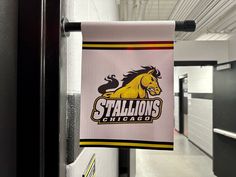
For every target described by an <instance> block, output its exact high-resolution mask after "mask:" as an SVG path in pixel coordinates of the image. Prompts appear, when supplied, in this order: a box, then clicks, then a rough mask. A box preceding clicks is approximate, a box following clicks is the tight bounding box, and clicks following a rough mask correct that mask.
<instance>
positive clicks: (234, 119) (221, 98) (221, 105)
mask: <svg viewBox="0 0 236 177" xmlns="http://www.w3.org/2000/svg"><path fill="white" fill-rule="evenodd" d="M231 65H232V68H231V69H227V70H221V71H217V70H216V68H215V69H214V87H213V89H214V91H213V93H214V98H213V127H214V128H219V129H222V130H226V131H231V132H236V112H235V109H236V61H235V62H231ZM213 136H214V137H213V156H214V159H213V166H214V173H215V174H216V175H217V176H218V177H226V176H227V177H234V176H235V164H236V158H235V157H236V140H235V139H231V138H228V137H225V136H223V135H219V134H216V133H214V135H213Z"/></svg>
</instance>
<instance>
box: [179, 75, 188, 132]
mask: <svg viewBox="0 0 236 177" xmlns="http://www.w3.org/2000/svg"><path fill="white" fill-rule="evenodd" d="M187 77H188V75H187V74H183V75H181V76H179V133H181V134H183V133H184V116H183V112H184V111H183V109H184V108H183V96H184V95H183V94H184V93H183V80H184V79H185V78H187Z"/></svg>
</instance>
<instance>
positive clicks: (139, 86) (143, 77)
mask: <svg viewBox="0 0 236 177" xmlns="http://www.w3.org/2000/svg"><path fill="white" fill-rule="evenodd" d="M160 75H161V74H160V71H159V70H157V69H156V68H154V67H152V66H143V67H142V69H140V70H133V71H129V72H128V74H127V75H124V78H123V79H122V81H123V84H122V86H121V87H119V88H117V87H118V85H119V82H118V81H117V79H115V76H114V75H112V76H108V77H107V78H106V79H105V80H106V81H108V83H106V84H104V85H102V86H100V87H99V88H98V91H99V92H100V93H101V94H102V96H104V97H106V98H128V99H129V98H130V99H131V98H148V97H149V95H151V96H156V95H160V93H161V91H162V90H161V88H160V86H159V83H158V79H160ZM112 88H117V89H116V90H114V91H109V92H107V91H106V90H108V89H112Z"/></svg>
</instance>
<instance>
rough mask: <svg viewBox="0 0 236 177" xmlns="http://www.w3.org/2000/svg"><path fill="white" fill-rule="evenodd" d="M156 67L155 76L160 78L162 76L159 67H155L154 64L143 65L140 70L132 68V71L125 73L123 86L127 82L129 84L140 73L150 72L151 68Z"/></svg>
mask: <svg viewBox="0 0 236 177" xmlns="http://www.w3.org/2000/svg"><path fill="white" fill-rule="evenodd" d="M152 69H154V72H153V74H152V75H153V76H154V77H155V78H158V77H160V75H161V73H160V71H159V70H158V69H156V68H155V67H153V66H142V69H140V70H132V71H129V72H128V74H126V75H123V76H124V78H123V79H122V81H123V83H122V87H123V86H125V85H126V84H128V83H129V82H130V81H132V80H133V79H134V78H135V77H137V76H138V75H140V74H144V73H147V72H149V71H150V70H152Z"/></svg>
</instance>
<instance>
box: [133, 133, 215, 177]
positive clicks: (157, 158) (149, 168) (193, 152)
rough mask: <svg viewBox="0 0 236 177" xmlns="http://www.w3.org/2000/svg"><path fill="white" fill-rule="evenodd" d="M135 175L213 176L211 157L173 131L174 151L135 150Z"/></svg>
mask: <svg viewBox="0 0 236 177" xmlns="http://www.w3.org/2000/svg"><path fill="white" fill-rule="evenodd" d="M136 177H215V175H214V174H213V172H212V159H211V158H209V157H208V156H207V155H205V154H204V153H203V152H202V151H200V150H199V149H198V148H197V147H195V146H194V145H193V144H192V143H190V142H189V141H188V140H187V138H186V137H185V136H183V135H180V134H178V133H175V150H174V151H152V150H136Z"/></svg>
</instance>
